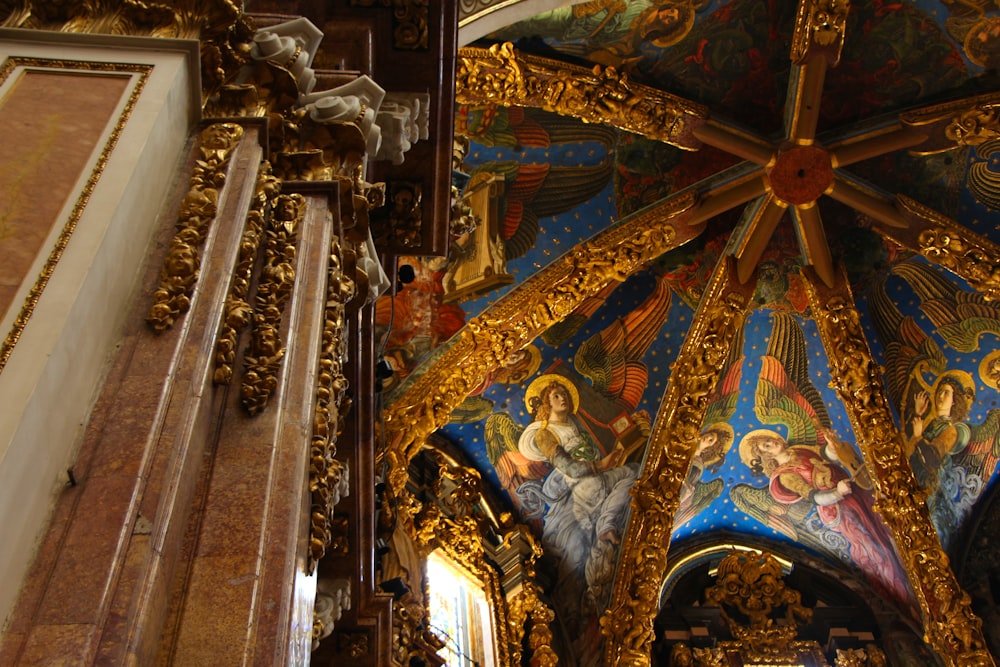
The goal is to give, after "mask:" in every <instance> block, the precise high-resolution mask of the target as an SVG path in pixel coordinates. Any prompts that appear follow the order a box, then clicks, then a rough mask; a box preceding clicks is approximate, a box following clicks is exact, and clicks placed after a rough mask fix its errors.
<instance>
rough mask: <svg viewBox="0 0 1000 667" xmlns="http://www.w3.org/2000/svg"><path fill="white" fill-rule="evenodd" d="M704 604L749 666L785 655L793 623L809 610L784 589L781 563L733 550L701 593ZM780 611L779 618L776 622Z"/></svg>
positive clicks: (807, 615)
mask: <svg viewBox="0 0 1000 667" xmlns="http://www.w3.org/2000/svg"><path fill="white" fill-rule="evenodd" d="M705 604H706V605H708V606H717V607H719V609H720V610H721V611H722V617H723V619H725V621H726V624H727V625H728V626H729V630H730V632H731V633H732V635H733V639H735V640H736V641H737V642H739V644H740V648H741V651H742V652H743V653H744V654H745V656H746V657H748V658H749V660H751V661H753V662H774V661H775V660H776V659H779V658H782V657H788V655H789V653H790V652H791V651H792V650H793V647H792V643H793V640H794V639H795V637H796V636H797V635H798V631H799V623H800V622H802V623H808V622H809V621H810V620H811V619H812V609H808V608H807V607H805V606H803V604H802V595H801V594H800V593H799V592H798V591H796V590H794V589H792V588H790V587H788V586H786V585H785V582H784V581H783V580H782V571H781V564H780V563H778V561H777V560H775V559H774V557H773V556H771V555H770V554H767V553H755V552H746V551H733V552H731V553H730V554H728V555H727V556H726V557H725V558H723V559H722V562H721V563H719V568H718V574H717V575H716V581H715V585H713V586H711V587H710V588H708V589H707V590H706V591H705ZM781 609H784V617H783V618H777V616H776V614H777V613H778V611H779V610H781ZM729 610H736V611H737V612H739V613H738V614H737V615H733V614H731V613H729ZM743 619H746V621H744V620H743Z"/></svg>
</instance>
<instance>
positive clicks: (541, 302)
mask: <svg viewBox="0 0 1000 667" xmlns="http://www.w3.org/2000/svg"><path fill="white" fill-rule="evenodd" d="M695 203H696V198H695V196H694V194H690V193H689V194H685V195H683V196H679V197H677V198H676V199H675V200H673V202H671V207H670V208H669V209H668V208H659V209H658V210H657V213H656V215H655V216H654V215H652V214H646V215H639V216H636V217H634V218H631V219H630V220H629V221H628V222H627V223H623V224H622V225H619V226H618V227H615V228H613V229H610V230H607V231H605V232H604V233H602V234H600V235H599V236H597V237H596V238H594V239H592V240H591V241H589V242H587V243H585V244H582V245H580V246H579V247H577V248H576V249H575V250H574V251H573V252H572V253H571V254H568V255H566V256H564V257H562V258H561V259H559V260H557V261H555V262H553V264H552V265H551V266H550V267H549V268H547V269H545V270H544V271H542V272H539V273H538V274H536V275H535V276H534V277H533V278H532V279H530V280H528V281H526V282H525V283H524V284H523V285H521V286H520V287H519V288H518V289H516V290H514V291H512V292H511V293H509V294H508V295H507V296H506V297H505V298H504V299H502V300H501V301H500V302H498V303H497V304H496V305H495V306H493V307H492V308H490V309H489V310H487V311H486V312H484V313H483V314H482V315H480V316H479V317H477V318H474V319H473V320H471V321H470V322H469V323H468V324H467V325H466V327H465V329H463V330H462V331H461V332H460V333H459V334H458V335H457V336H456V338H455V343H454V344H453V345H452V346H451V347H450V348H449V349H448V350H447V351H445V352H444V353H443V354H442V355H441V357H440V358H439V359H438V361H437V362H436V363H435V364H434V365H433V366H432V367H431V368H429V369H428V371H427V372H426V373H425V374H424V375H422V376H421V377H420V378H419V379H417V380H416V381H415V382H413V384H412V385H410V386H409V387H408V388H407V389H406V390H405V392H404V393H403V394H402V395H401V396H398V397H396V398H395V399H394V401H393V404H392V407H391V408H390V409H389V410H388V411H387V412H386V418H385V428H386V442H387V443H388V448H387V452H386V454H385V456H386V461H387V463H388V464H389V482H390V488H391V490H392V492H393V493H395V494H399V493H401V492H402V490H403V488H404V487H405V485H406V480H407V471H406V469H407V465H408V463H409V461H410V459H412V458H413V456H415V455H416V454H417V452H419V451H420V449H421V447H423V444H424V442H425V441H426V440H427V437H428V436H429V435H430V434H431V433H433V432H434V431H435V430H437V429H438V428H440V427H442V426H444V425H445V424H446V423H447V422H448V418H449V416H450V414H451V411H452V410H454V409H455V408H456V407H457V406H458V405H459V404H460V403H461V402H462V401H463V400H465V398H466V397H467V396H468V394H469V391H470V390H471V389H472V388H474V387H476V386H478V385H479V384H481V383H482V382H483V380H484V379H485V377H486V374H487V373H489V372H492V371H493V370H495V369H497V368H499V367H500V366H501V365H502V363H503V362H504V361H505V360H506V359H507V358H508V357H509V356H510V355H511V354H512V353H513V352H515V351H517V350H519V349H521V348H523V347H524V346H525V345H527V344H528V343H530V342H531V341H532V340H534V339H535V337H536V336H539V335H541V334H542V332H544V331H545V330H546V329H547V328H549V327H550V326H552V325H553V324H555V323H557V322H560V321H562V320H563V319H564V318H565V317H566V316H568V315H569V314H570V313H572V312H573V310H574V309H575V308H576V307H577V306H579V305H580V303H582V302H583V300H584V299H586V298H587V297H590V296H593V295H595V294H597V293H598V292H600V290H602V289H603V288H604V287H606V286H607V285H608V284H609V283H611V282H612V281H618V282H621V281H624V280H625V279H626V278H627V277H628V276H629V275H631V274H632V273H633V272H635V271H636V270H638V269H639V268H641V267H642V266H643V265H644V264H646V263H647V262H649V261H651V260H653V259H655V258H656V257H659V256H660V255H662V254H663V253H665V252H667V251H669V250H671V249H673V248H676V247H678V246H680V245H682V244H684V243H686V242H688V241H689V240H691V239H692V238H694V237H695V236H696V235H697V233H698V232H699V231H700V229H701V227H699V226H691V225H688V224H686V223H685V221H684V218H683V214H684V213H685V212H687V211H690V210H691V209H692V208H693V207H694V206H695Z"/></svg>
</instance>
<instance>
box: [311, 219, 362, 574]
mask: <svg viewBox="0 0 1000 667" xmlns="http://www.w3.org/2000/svg"><path fill="white" fill-rule="evenodd" d="M343 265H344V255H343V251H342V250H341V245H340V240H339V239H337V238H334V239H333V241H332V242H331V244H330V258H329V262H328V265H327V283H326V310H325V314H324V321H323V340H322V347H321V349H320V357H319V369H318V372H317V379H316V404H315V408H314V412H313V429H312V444H311V450H310V458H309V490H310V492H311V493H312V511H311V528H310V538H309V558H310V563H309V569H310V570H311V569H312V568H313V567H315V564H316V562H317V561H318V560H319V559H320V558H322V557H323V555H324V554H325V553H326V550H327V548H328V547H330V545H331V542H332V540H333V534H332V532H331V522H332V520H333V510H334V507H335V506H336V504H337V503H338V502H339V501H340V498H341V497H342V496H344V495H346V493H347V467H346V465H344V464H342V463H341V462H340V461H338V460H337V459H335V458H334V456H335V455H336V453H337V436H338V435H339V433H340V430H341V428H342V425H343V420H344V416H345V415H346V414H347V412H348V410H350V405H351V399H350V397H348V396H347V388H348V382H347V378H346V377H345V375H344V372H343V369H344V363H345V361H346V358H347V331H346V322H347V317H346V314H345V310H344V306H345V304H346V303H347V302H348V301H350V300H351V299H353V298H354V294H355V283H354V281H353V280H352V279H351V278H350V277H348V276H347V275H345V273H344V270H343Z"/></svg>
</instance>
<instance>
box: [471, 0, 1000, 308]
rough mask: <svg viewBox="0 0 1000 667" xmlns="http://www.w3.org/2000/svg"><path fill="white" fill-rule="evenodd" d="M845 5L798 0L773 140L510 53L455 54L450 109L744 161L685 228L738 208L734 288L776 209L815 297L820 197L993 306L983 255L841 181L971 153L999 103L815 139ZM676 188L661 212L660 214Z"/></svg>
mask: <svg viewBox="0 0 1000 667" xmlns="http://www.w3.org/2000/svg"><path fill="white" fill-rule="evenodd" d="M849 8H850V7H849V3H848V2H846V0H826V1H824V2H819V1H816V0H802V1H801V2H800V3H799V7H798V12H797V16H796V21H795V30H794V35H793V39H792V45H791V54H790V55H791V62H792V72H791V76H790V78H789V85H788V91H787V94H786V103H785V111H784V125H785V131H784V136H783V137H782V138H781V139H780V140H777V141H775V140H773V139H769V138H767V137H765V136H763V135H762V134H758V133H755V132H752V131H747V130H745V129H743V128H740V127H737V126H736V125H735V124H733V123H731V122H729V121H728V120H726V119H722V118H716V117H713V116H712V115H711V114H710V112H709V110H708V109H707V108H706V107H704V106H703V105H701V104H698V103H695V102H692V101H690V100H686V99H683V98H681V97H678V96H675V95H672V94H669V93H666V92H664V91H662V90H658V89H656V88H652V87H649V86H645V85H641V84H636V83H634V82H632V81H630V80H629V78H628V76H627V74H624V73H620V72H618V71H617V70H615V68H613V67H602V66H600V65H596V66H594V68H593V69H592V70H588V69H586V68H584V67H579V66H576V65H571V64H568V63H563V62H560V61H556V60H551V59H546V58H540V57H536V56H530V55H524V54H520V53H517V52H516V51H515V50H514V48H513V47H512V45H510V44H497V45H495V46H493V47H491V48H490V49H479V48H464V49H462V50H461V51H460V54H459V56H460V57H459V66H458V74H457V77H456V99H457V101H458V102H459V103H467V104H484V103H492V104H499V105H507V106H534V107H538V108H542V109H545V110H547V111H554V112H557V113H561V114H564V115H570V116H575V117H577V118H580V119H582V120H584V121H586V122H595V123H604V124H607V125H612V126H614V127H618V128H619V129H622V130H626V131H629V132H633V133H637V134H641V135H643V136H645V137H647V138H649V139H652V140H658V141H663V142H664V143H668V144H670V145H673V146H675V147H677V148H681V149H684V150H698V149H700V148H701V147H702V146H706V145H707V146H712V147H715V148H718V149H720V150H723V151H725V152H727V153H730V154H732V155H734V156H736V157H738V158H741V159H742V160H744V162H743V163H741V164H739V165H736V166H735V167H733V168H731V169H730V170H727V172H725V174H724V175H721V177H720V175H717V176H715V177H712V178H709V179H705V180H703V181H702V182H700V183H699V184H696V185H695V186H694V189H695V190H696V191H697V193H698V203H697V205H696V207H695V209H694V210H692V211H690V212H689V213H688V215H687V218H688V219H687V222H688V223H689V224H703V223H705V222H707V221H708V220H709V219H710V218H712V217H714V216H716V215H718V214H720V213H723V212H725V211H727V210H730V209H732V208H735V207H737V206H742V205H744V204H748V203H749V205H748V206H746V208H745V209H744V215H743V218H742V220H741V222H740V223H739V224H738V225H737V227H736V229H734V230H733V234H732V236H731V239H730V243H729V247H728V250H727V254H728V255H732V256H734V257H735V259H736V265H737V273H738V276H739V278H740V280H741V281H743V282H746V281H747V280H749V279H750V277H751V276H752V275H753V273H754V270H755V268H756V267H757V264H758V263H759V261H760V258H761V256H762V255H763V253H764V250H765V249H766V247H767V245H768V243H769V242H770V240H771V236H772V234H773V233H774V230H775V228H776V227H777V226H778V223H779V222H780V221H781V219H782V217H783V215H784V213H785V211H786V210H787V211H789V212H790V213H791V216H792V220H793V221H794V225H795V230H796V233H797V236H798V242H799V247H800V249H801V252H802V263H803V264H804V265H807V266H811V267H812V268H813V269H814V270H815V273H816V275H817V276H818V277H819V278H820V279H821V280H822V281H823V282H824V283H825V284H826V285H827V286H828V287H830V286H832V285H833V284H834V281H835V269H834V261H833V258H832V256H831V252H830V247H829V244H828V241H827V236H826V233H825V231H824V228H823V221H822V219H821V216H820V210H819V207H818V206H817V203H818V201H819V199H820V198H821V197H823V196H829V197H832V198H833V199H835V200H837V201H840V202H842V203H844V204H847V205H848V206H850V207H852V208H854V209H855V210H857V211H859V212H861V213H863V214H864V215H865V216H867V217H868V219H870V220H871V221H872V226H873V228H874V229H875V230H876V231H877V232H879V233H880V234H882V235H883V236H885V237H887V238H889V239H891V240H892V241H894V242H896V243H898V244H900V245H902V246H903V247H906V248H908V249H910V250H912V251H913V252H917V253H920V254H923V255H925V256H927V257H928V258H929V259H931V261H935V262H937V263H939V264H942V265H944V266H945V267H946V268H948V269H950V270H952V271H954V272H955V273H957V274H959V275H960V276H961V277H963V278H965V279H966V280H967V281H968V282H969V283H970V284H971V285H972V286H973V287H975V288H976V289H978V290H980V291H982V292H984V293H985V294H986V295H987V296H988V297H990V298H1000V266H996V265H994V264H993V263H992V262H991V259H990V258H995V257H997V256H998V248H997V246H996V245H995V244H993V243H992V242H990V241H988V240H987V239H985V238H982V237H981V236H979V235H977V234H976V233H974V232H972V231H971V230H969V229H967V228H965V227H963V226H961V225H959V224H958V223H956V222H955V221H953V220H951V219H949V218H947V217H946V216H944V215H942V214H940V213H938V212H936V211H934V210H932V209H930V208H928V207H926V206H923V205H922V204H920V203H918V202H916V201H913V200H912V199H909V198H907V197H906V196H904V195H901V194H900V195H895V196H891V195H888V194H886V193H884V192H883V191H881V190H880V189H879V188H878V187H876V186H874V185H873V184H871V183H868V182H867V181H866V180H865V179H863V178H860V177H858V176H857V175H855V174H852V173H851V172H850V171H848V170H847V169H845V167H848V166H849V165H852V164H855V163H858V162H861V161H863V160H868V159H871V158H875V157H878V156H880V155H884V154H886V153H892V152H895V151H898V150H903V149H908V150H910V151H911V152H913V153H915V154H933V153H938V152H941V151H946V150H951V149H954V148H958V147H963V146H977V145H980V144H983V143H984V142H986V141H989V140H991V139H996V138H998V137H1000V93H991V94H986V95H977V96H972V97H965V98H962V99H958V100H954V101H950V102H946V103H943V104H935V105H933V106H927V107H921V108H917V109H912V110H909V111H905V112H903V113H899V114H895V115H893V116H889V117H886V118H884V119H883V120H882V122H880V123H875V124H869V125H868V127H867V129H866V130H864V131H862V132H859V131H857V129H856V128H853V127H849V128H845V129H843V130H840V131H837V130H835V131H832V132H829V133H824V136H823V141H822V142H819V141H818V140H817V136H816V127H817V123H818V120H819V114H820V102H821V99H822V96H823V88H824V80H825V78H826V73H827V70H828V69H830V68H835V67H836V66H837V64H838V62H839V60H840V53H841V50H842V48H843V44H844V37H845V26H846V23H847V20H846V19H847V14H848V11H849ZM686 196H690V192H688V191H687V190H685V191H682V192H678V193H676V194H675V195H673V196H671V197H668V198H666V199H663V200H661V201H660V202H659V203H658V204H657V205H656V206H659V207H661V208H662V209H663V210H664V211H666V212H671V213H672V212H673V210H674V209H675V208H676V201H674V199H676V198H681V197H686Z"/></svg>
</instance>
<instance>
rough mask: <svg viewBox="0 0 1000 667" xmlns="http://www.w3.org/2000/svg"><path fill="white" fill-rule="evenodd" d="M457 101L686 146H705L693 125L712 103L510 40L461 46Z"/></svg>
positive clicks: (700, 121)
mask: <svg viewBox="0 0 1000 667" xmlns="http://www.w3.org/2000/svg"><path fill="white" fill-rule="evenodd" d="M455 101H456V102H458V103H460V104H486V103H489V104H498V105H506V106H511V105H515V106H525V107H538V108H541V109H544V110H545V111H553V112H555V113H559V114H562V115H564V116H573V117H574V118H579V119H581V120H583V121H584V122H587V123H603V124H605V125H610V126H612V127H617V128H619V129H621V130H625V131H626V132H633V133H635V134H640V135H643V136H645V137H648V138H650V139H654V140H657V141H663V142H666V143H668V144H671V145H673V146H676V147H678V148H683V149H686V150H697V149H698V148H700V147H701V142H700V141H698V140H697V139H696V138H695V137H694V129H695V128H696V127H698V126H700V125H702V124H704V122H705V119H707V118H708V109H707V107H703V106H701V105H699V104H695V103H693V102H690V101H688V100H685V99H683V98H680V97H676V96H674V95H670V94H669V93H664V92H663V91H661V90H657V89H655V88H650V87H648V86H644V85H641V84H637V83H633V82H632V81H630V80H629V78H628V76H627V75H626V74H625V73H624V72H621V73H620V72H618V71H617V70H615V68H613V67H601V66H600V65H596V66H595V67H594V68H593V69H587V68H585V67H579V66H577V65H570V64H568V63H563V62H559V61H558V60H549V59H547V58H539V57H536V56H530V55H525V54H522V53H518V52H517V51H515V50H514V47H513V45H512V44H510V43H509V42H508V43H505V44H494V45H493V46H491V47H490V48H489V49H482V48H474V47H464V48H461V49H459V53H458V65H457V67H456V74H455Z"/></svg>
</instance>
